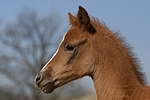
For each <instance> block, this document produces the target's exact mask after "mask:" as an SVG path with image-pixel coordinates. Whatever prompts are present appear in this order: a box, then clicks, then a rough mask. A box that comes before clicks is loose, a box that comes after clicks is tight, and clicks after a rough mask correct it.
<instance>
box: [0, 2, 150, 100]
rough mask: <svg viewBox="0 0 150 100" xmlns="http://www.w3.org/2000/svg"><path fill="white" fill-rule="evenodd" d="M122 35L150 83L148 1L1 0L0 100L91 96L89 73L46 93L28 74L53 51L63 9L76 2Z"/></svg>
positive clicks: (64, 20)
mask: <svg viewBox="0 0 150 100" xmlns="http://www.w3.org/2000/svg"><path fill="white" fill-rule="evenodd" d="M80 5H81V6H83V7H84V8H85V9H86V10H87V11H88V12H89V14H90V15H93V16H95V17H97V18H99V19H100V21H103V22H105V24H106V25H107V26H108V27H109V28H110V29H111V30H112V31H119V32H120V34H122V35H123V36H125V37H126V39H127V41H128V43H129V44H131V46H132V47H134V49H133V50H134V52H135V53H136V54H137V57H138V58H139V59H140V61H141V67H142V69H143V71H144V72H145V74H146V76H147V81H148V83H150V73H149V72H150V1H149V0H143V1H137V0H132V1H131V0H130V1H129V0H125V1H119V0H99V1H98V0H95V1H89V0H87V1H83V0H82V1H81V0H74V1H71V0H70V1H68V0H63V1H58V0H43V1H37V0H26V1H21V0H13V1H10V0H5V1H4V0H1V1H0V100H96V97H95V92H94V86H93V83H92V80H91V79H90V78H89V77H85V78H82V79H80V80H76V81H73V82H71V83H69V84H67V85H65V86H62V87H61V88H59V89H56V90H55V91H54V92H53V93H52V94H47V95H46V94H44V93H42V92H41V91H38V90H37V89H35V87H34V77H35V76H36V74H37V72H39V70H40V69H41V68H42V67H43V66H44V65H45V64H46V62H47V61H48V60H49V59H50V58H51V57H52V55H53V54H54V52H55V51H56V49H57V47H58V45H59V43H60V41H61V39H62V37H63V35H64V33H65V32H66V31H67V29H69V27H70V26H69V23H68V15H67V13H68V12H71V13H72V14H74V15H76V13H77V10H78V6H80Z"/></svg>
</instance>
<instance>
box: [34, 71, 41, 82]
mask: <svg viewBox="0 0 150 100" xmlns="http://www.w3.org/2000/svg"><path fill="white" fill-rule="evenodd" d="M41 81H42V75H41V74H40V73H39V74H38V75H37V76H36V78H35V82H36V83H37V84H39V83H40V82H41Z"/></svg>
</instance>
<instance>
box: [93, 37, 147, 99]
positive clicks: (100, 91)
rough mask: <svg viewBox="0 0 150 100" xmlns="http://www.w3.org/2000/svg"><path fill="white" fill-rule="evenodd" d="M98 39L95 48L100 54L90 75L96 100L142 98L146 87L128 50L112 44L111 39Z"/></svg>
mask: <svg viewBox="0 0 150 100" xmlns="http://www.w3.org/2000/svg"><path fill="white" fill-rule="evenodd" d="M99 40H100V41H98V42H99V45H100V46H96V48H95V50H97V53H96V54H99V55H100V56H99V57H98V56H97V57H98V58H97V59H99V60H98V64H97V66H95V69H94V72H93V75H92V79H93V82H94V86H95V90H96V93H97V98H98V100H144V99H143V98H142V99H140V98H141V97H140V96H141V95H142V94H143V95H145V94H146V92H147V89H146V86H145V85H144V84H143V82H142V81H141V80H140V79H139V76H138V74H137V73H138V71H137V70H136V66H135V64H134V63H133V62H134V61H132V59H131V58H128V57H129V54H128V52H126V50H125V48H123V46H120V47H119V46H118V45H119V43H118V44H116V45H114V44H115V42H114V41H113V39H109V40H108V41H105V39H103V38H101V37H100V38H99ZM111 43H112V44H111ZM133 98H134V99H133Z"/></svg>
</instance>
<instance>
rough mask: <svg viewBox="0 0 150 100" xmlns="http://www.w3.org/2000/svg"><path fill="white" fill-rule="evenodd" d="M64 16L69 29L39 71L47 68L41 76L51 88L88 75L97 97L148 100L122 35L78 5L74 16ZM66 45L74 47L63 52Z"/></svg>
mask: <svg viewBox="0 0 150 100" xmlns="http://www.w3.org/2000/svg"><path fill="white" fill-rule="evenodd" d="M68 15H69V19H70V24H71V28H70V29H69V30H68V32H67V33H66V35H65V36H64V39H63V41H62V42H61V44H60V46H59V48H58V51H57V53H56V54H55V56H54V57H53V58H52V59H51V60H50V61H49V62H48V63H47V64H46V65H45V67H44V68H43V69H42V70H41V71H40V73H42V74H43V73H44V72H45V71H46V70H48V69H51V72H49V73H50V75H49V74H47V75H49V76H45V77H49V78H47V79H49V80H53V81H54V87H55V88H58V87H60V86H62V85H64V84H66V83H68V82H70V81H73V80H76V79H78V78H82V77H84V76H90V77H91V78H92V80H93V83H94V86H95V91H96V94H97V99H98V100H150V88H149V87H148V86H147V83H146V81H145V76H144V74H143V73H142V72H141V68H140V64H139V61H138V59H137V58H136V57H135V54H134V53H132V49H131V47H130V46H129V45H128V44H127V43H126V42H125V40H124V38H123V37H122V36H120V35H119V34H118V33H117V32H116V33H113V32H112V31H110V30H109V29H108V28H107V27H106V25H105V24H104V23H101V22H100V21H99V20H98V19H97V18H94V17H92V18H90V17H89V16H88V14H87V12H86V10H85V9H84V8H83V7H81V6H80V7H79V11H78V15H77V16H73V15H72V14H71V13H68ZM89 18H90V19H89ZM89 20H90V21H89ZM88 28H89V29H88ZM134 34H135V33H134ZM68 44H70V45H72V46H73V47H74V48H75V49H74V50H73V51H67V50H66V48H65V46H66V45H68ZM43 80H44V79H43Z"/></svg>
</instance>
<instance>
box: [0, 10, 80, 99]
mask: <svg viewBox="0 0 150 100" xmlns="http://www.w3.org/2000/svg"><path fill="white" fill-rule="evenodd" d="M60 19H61V18H60V16H59V14H58V13H52V14H50V15H49V16H46V17H42V18H40V17H39V16H38V15H37V13H36V12H34V11H28V10H25V11H23V12H22V13H20V14H19V15H18V19H17V22H16V23H11V24H9V25H7V26H6V28H5V29H4V30H3V31H1V32H0V47H1V48H0V75H3V79H1V81H0V99H3V100H13V99H15V100H27V99H28V100H30V99H32V100H41V99H42V98H43V97H44V98H45V99H49V100H50V98H51V99H53V98H55V100H56V99H57V98H59V95H60V94H59V93H54V94H53V95H51V96H50V97H49V96H48V97H45V96H43V95H42V93H40V92H38V91H37V90H36V89H35V88H34V85H33V84H34V82H33V81H34V77H35V75H36V74H37V72H38V71H39V70H40V69H41V67H43V66H44V65H45V63H46V62H47V61H48V60H49V58H50V57H51V55H52V54H53V53H54V51H55V49H56V46H57V45H58V43H59V42H60V40H61V39H59V38H60V36H62V35H60V34H59V35H58V34H57V32H59V31H60V30H58V29H61V27H60V26H62V24H61V20H60ZM61 33H63V32H61ZM5 79H7V81H3V80H5ZM78 88H81V87H80V86H78ZM76 90H78V89H77V88H76V89H75V90H71V91H72V93H76V94H78V93H79V92H80V93H81V92H82V91H78V92H77V91H76ZM68 91H69V92H70V90H68ZM4 98H5V99H4Z"/></svg>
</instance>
